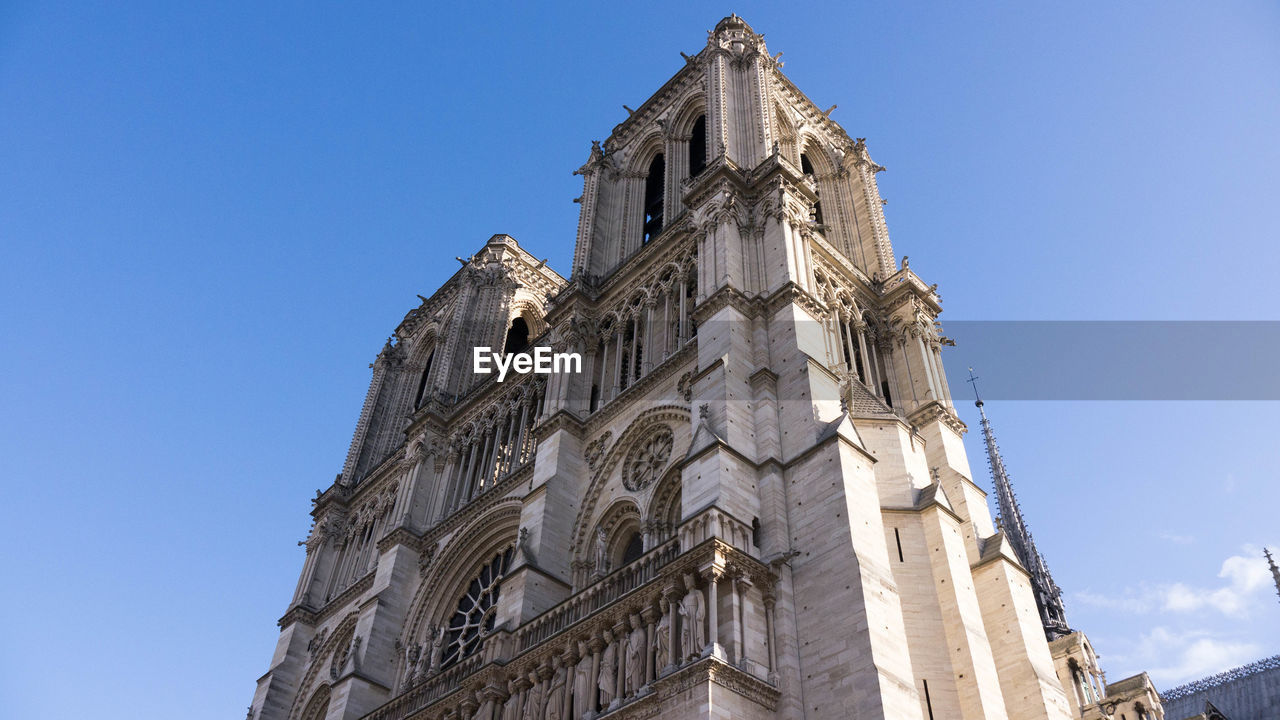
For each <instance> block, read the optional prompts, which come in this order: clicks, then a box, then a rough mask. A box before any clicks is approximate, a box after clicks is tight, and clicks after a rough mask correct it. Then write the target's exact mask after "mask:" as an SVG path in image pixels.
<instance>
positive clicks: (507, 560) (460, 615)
mask: <svg viewBox="0 0 1280 720" xmlns="http://www.w3.org/2000/svg"><path fill="white" fill-rule="evenodd" d="M513 550H514V548H510V547H508V548H507V549H506V550H503V551H502V552H499V553H498V554H497V555H494V556H493V559H492V560H490V561H489V562H488V563H486V564H485V565H484V566H483V567H481V568H480V572H479V573H478V574H477V575H476V576H475V577H474V578H472V579H471V582H470V583H468V584H467V588H466V590H465V591H463V594H462V597H461V598H459V599H458V606H457V609H456V610H454V613H453V617H452V618H450V619H449V624H448V626H447V630H446V633H445V643H444V650H443V656H442V657H441V662H440V667H441V668H446V667H449V666H450V665H453V664H454V663H456V662H458V661H459V660H461V659H463V658H465V657H467V656H469V655H471V654H472V653H474V652H475V651H476V650H478V649H479V648H480V644H481V641H482V640H483V639H484V638H485V636H486V635H488V634H489V633H490V632H491V631H492V630H493V621H494V616H495V613H496V612H497V609H498V590H499V589H500V586H501V584H502V578H503V577H504V576H505V575H506V573H507V570H508V569H510V567H511V557H512V554H513Z"/></svg>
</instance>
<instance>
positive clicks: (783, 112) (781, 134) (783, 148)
mask: <svg viewBox="0 0 1280 720" xmlns="http://www.w3.org/2000/svg"><path fill="white" fill-rule="evenodd" d="M773 107H774V113H773V115H774V123H773V127H774V133H775V137H777V138H778V152H779V153H780V154H781V155H782V156H783V157H785V158H786V159H787V160H788V161H789V162H790V163H791V164H793V165H796V166H799V165H800V150H799V148H798V147H797V143H796V139H797V136H798V133H797V132H796V123H795V121H794V120H793V119H792V117H791V113H789V112H788V111H787V108H786V105H785V104H784V103H781V102H775V103H774V106H773Z"/></svg>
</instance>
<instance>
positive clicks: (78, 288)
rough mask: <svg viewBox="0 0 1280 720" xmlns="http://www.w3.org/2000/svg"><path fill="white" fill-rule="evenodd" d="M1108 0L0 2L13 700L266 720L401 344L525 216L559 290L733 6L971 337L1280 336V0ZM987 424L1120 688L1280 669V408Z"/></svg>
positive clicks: (974, 441)
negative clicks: (602, 172) (607, 182)
mask: <svg viewBox="0 0 1280 720" xmlns="http://www.w3.org/2000/svg"><path fill="white" fill-rule="evenodd" d="M1115 5H1116V4H1111V3H1101V2H1098V3H1092V2H1089V3H1070V4H1061V3H1059V4H1057V6H1054V7H1049V6H1047V5H1045V4H1037V5H1034V6H1027V5H1025V4H1021V3H1007V4H985V3H980V4H959V3H948V4H938V5H926V4H905V5H897V4H895V5H894V6H892V7H888V6H882V5H880V4H874V5H873V4H864V3H856V4H855V3H832V4H829V5H803V6H801V5H795V4H780V3H741V4H739V5H736V6H715V5H710V4H707V5H703V4H694V3H661V2H655V3H644V4H637V3H631V4H626V5H618V6H611V7H603V6H601V5H599V4H595V3H582V4H559V5H554V6H546V5H541V4H540V5H536V6H535V5H534V4H528V5H523V4H516V5H508V6H501V7H491V8H479V9H477V8H467V9H466V10H465V11H464V10H462V9H461V8H460V6H459V5H458V4H449V5H443V6H441V7H428V6H426V5H425V4H407V5H401V6H394V5H390V4H379V5H377V6H369V7H361V8H358V9H357V8H353V7H344V6H341V5H336V4H317V3H274V4H258V3H254V4H248V3H246V4H241V5H234V4H221V3H220V4H211V5H209V6H205V7H198V6H193V5H190V4H175V3H159V2H154V3H148V2H134V3H126V4H119V3H101V4H84V5H78V4H70V5H69V4H63V3H40V4H35V3H26V2H10V3H5V4H2V5H0V307H3V308H4V310H3V312H0V337H3V339H4V352H3V353H0V407H2V408H3V411H2V412H0V457H3V458H4V463H5V466H6V472H4V473H3V476H2V477H3V479H0V483H3V491H4V498H5V502H4V507H5V508H6V509H7V510H8V512H7V513H6V518H5V522H4V523H0V543H2V546H3V547H4V548H5V549H4V552H3V553H2V554H0V573H2V575H3V577H4V578H5V583H4V585H5V591H4V592H0V612H3V613H4V616H5V617H8V618H10V619H11V623H10V626H9V628H8V630H7V637H6V639H5V642H4V643H3V644H0V696H3V697H5V698H6V704H7V707H8V710H9V711H10V712H11V713H12V716H13V717H32V718H71V717H79V716H84V715H88V714H93V715H94V716H95V717H102V718H126V717H128V718H133V717H138V716H139V715H141V716H151V717H185V718H193V719H197V718H206V717H208V718H214V717H219V718H223V717H240V716H241V714H243V712H244V708H245V706H247V705H248V703H249V700H250V699H251V696H252V693H253V685H254V681H255V680H256V678H257V677H258V676H259V675H260V674H262V673H263V672H264V671H265V670H266V668H267V662H268V660H269V658H270V654H271V650H272V648H273V647H274V643H275V640H276V628H275V620H276V618H278V617H279V616H280V614H281V613H282V612H283V610H284V609H285V604H286V602H287V601H288V599H289V597H290V595H291V593H292V591H293V587H294V583H295V581H296V578H297V572H298V571H299V569H300V567H301V562H302V550H301V549H300V548H298V547H296V545H295V543H296V541H297V540H299V539H301V538H302V537H303V536H304V535H305V534H306V532H307V528H308V522H309V518H308V516H307V510H308V508H309V503H308V499H309V498H310V497H311V496H312V495H313V494H314V491H315V489H316V488H318V487H321V486H325V485H327V484H328V483H329V482H331V481H332V478H333V476H334V474H335V473H336V472H338V470H340V469H341V463H342V460H343V457H344V455H345V452H346V447H347V443H348V442H349V440H350V437H351V431H352V428H353V427H354V424H355V420H356V415H357V413H358V411H359V408H360V404H361V401H362V399H363V395H364V391H365V388H366V386H367V383H368V373H369V370H368V367H367V365H368V363H369V362H371V361H372V359H373V357H374V356H375V354H376V353H377V351H378V349H379V348H380V347H381V346H382V342H383V340H384V339H385V337H386V336H387V335H388V334H389V333H390V332H391V330H392V329H393V328H394V327H395V325H396V324H397V323H398V322H399V320H400V318H401V317H402V316H403V314H404V312H405V311H407V310H408V309H409V308H410V307H412V306H413V305H414V304H416V298H415V294H416V293H423V294H429V293H430V292H431V291H432V290H433V289H434V288H436V287H437V286H438V285H439V284H440V283H441V282H443V281H444V280H445V279H446V278H447V277H448V275H449V274H450V273H452V272H453V270H454V269H455V267H456V266H455V265H454V261H453V260H452V258H453V257H454V256H455V255H465V254H468V253H469V252H471V251H472V250H473V249H474V248H476V247H478V246H479V245H480V244H481V243H483V241H484V240H485V239H487V238H488V237H489V236H490V235H492V234H494V233H497V232H505V233H509V234H511V235H513V236H515V237H516V238H517V239H518V240H519V241H520V242H521V244H522V245H523V246H524V247H527V248H529V249H530V250H531V251H532V252H533V253H534V254H536V255H538V256H540V257H547V258H549V259H550V262H551V265H552V266H553V267H555V268H557V269H558V270H560V271H561V272H567V270H568V265H569V259H570V257H571V253H572V243H573V237H574V231H575V228H576V224H577V206H576V205H574V204H573V203H572V202H571V200H572V198H574V197H576V196H577V195H578V194H579V193H580V190H581V187H580V183H579V182H578V179H577V178H574V177H573V176H572V175H571V174H570V172H571V171H572V170H573V168H575V167H577V166H578V165H580V164H581V162H582V161H583V160H585V158H586V156H587V151H588V149H589V146H590V141H591V140H592V139H602V138H603V137H605V136H606V135H607V134H608V133H609V130H610V129H611V128H612V127H613V126H614V125H615V124H616V123H618V122H619V121H620V120H621V119H622V118H623V117H625V111H624V110H623V109H622V105H623V104H624V103H625V104H628V105H630V106H631V107H636V106H638V104H639V103H640V102H642V101H643V100H644V99H645V98H646V97H648V95H649V94H650V93H652V92H653V91H654V90H656V89H657V88H658V87H659V86H660V85H661V84H662V83H663V82H664V81H665V80H666V79H667V78H668V77H669V76H670V75H671V74H672V73H674V72H675V71H676V70H678V69H679V68H680V66H681V64H682V62H683V61H682V60H681V58H680V55H679V52H680V51H685V52H687V53H690V54H692V53H694V52H696V51H697V50H698V48H700V47H701V45H702V43H703V42H704V41H705V31H706V30H707V29H709V28H710V27H712V26H713V25H714V24H715V22H716V21H717V20H718V19H719V18H720V17H722V16H724V15H726V14H728V13H729V12H731V11H733V12H737V13H738V14H740V15H742V16H743V17H745V18H746V19H747V20H748V21H749V22H750V23H752V25H753V26H754V27H755V28H756V30H758V31H761V32H764V33H765V34H766V38H767V41H768V43H769V47H770V50H771V51H772V52H775V53H776V52H778V51H784V52H785V55H784V56H783V61H784V62H785V63H786V67H785V72H786V73H787V74H788V75H789V76H790V77H791V78H792V80H794V81H795V82H796V84H797V85H798V86H799V87H800V88H802V89H803V90H804V91H805V92H806V93H808V94H809V96H810V97H811V98H813V100H814V101H815V102H816V103H817V104H818V105H819V106H821V107H824V108H825V107H828V106H830V105H832V104H838V105H839V108H838V109H837V110H836V111H835V112H834V114H833V118H835V119H836V120H838V121H839V122H840V123H842V124H843V125H844V127H845V128H846V129H847V130H848V131H849V133H850V134H851V135H854V136H857V137H866V138H867V139H868V140H867V141H868V145H869V148H870V150H871V153H872V155H873V157H874V158H875V159H876V160H877V161H878V162H880V163H881V164H883V165H885V166H887V167H888V171H887V172H886V173H884V174H882V175H881V176H880V182H881V190H882V192H883V194H884V196H885V198H886V199H887V200H888V201H889V204H888V206H887V208H886V211H887V216H888V221H889V226H890V232H891V234H892V236H893V241H894V244H895V249H896V250H897V252H898V254H899V255H902V254H907V255H910V256H911V267H912V269H914V270H916V271H917V272H918V273H919V274H920V275H922V276H923V277H925V278H926V280H927V281H928V282H938V283H939V284H940V291H941V292H942V294H943V297H944V301H945V308H946V312H945V313H944V315H943V321H944V323H945V321H946V320H947V319H948V318H950V319H957V320H960V319H963V320H1010V319H1018V320H1102V319H1112V320H1114V319H1129V320H1150V319H1162V320H1176V319H1195V320H1280V317H1278V314H1280V313H1278V311H1277V309H1276V303H1275V300H1276V293H1275V290H1274V286H1273V282H1274V279H1273V277H1272V276H1273V275H1274V273H1275V271H1276V269H1277V268H1280V247H1278V244H1277V238H1280V219H1277V211H1276V209H1275V208H1276V206H1277V205H1276V203H1275V195H1276V191H1277V188H1278V187H1280V183H1278V182H1277V180H1280V177H1278V176H1280V169H1278V168H1280V141H1278V140H1277V135H1276V128H1277V127H1280V10H1277V8H1276V6H1275V5H1274V4H1273V3H1265V2H1257V3H1243V2H1241V3H1229V4H1226V3H1223V4H1218V3H1213V4H1210V3H1166V2H1160V3H1154V2H1153V3H1130V4H1125V5H1124V6H1123V7H1117V6H1115ZM1187 372H1188V373H1212V372H1213V368H1203V367H1188V368H1187ZM949 374H950V375H951V385H952V387H953V388H960V387H962V381H961V378H962V377H963V374H964V371H963V367H961V366H960V364H959V363H957V362H952V363H951V365H950V367H949ZM1050 381H1052V379H1050ZM1169 382H1171V383H1176V382H1178V378H1176V377H1171V378H1169ZM987 410H988V412H989V413H990V416H991V418H992V421H993V422H994V423H995V426H996V430H997V433H998V435H999V439H1000V441H1001V444H1002V446H1003V448H1004V450H1005V456H1006V461H1007V463H1008V466H1009V468H1010V470H1011V471H1012V473H1013V474H1014V481H1015V483H1016V485H1017V487H1018V489H1019V493H1020V497H1021V501H1022V505H1023V509H1024V510H1025V512H1026V513H1027V515H1028V516H1029V520H1030V522H1031V524H1032V527H1033V529H1034V531H1035V534H1036V539H1037V542H1038V543H1039V545H1040V547H1041V550H1042V551H1043V552H1044V554H1045V556H1046V558H1047V559H1048V561H1049V563H1050V566H1051V567H1052V569H1053V570H1054V572H1055V574H1056V576H1057V579H1058V582H1059V584H1060V585H1062V587H1063V588H1064V589H1065V591H1066V601H1067V610H1068V617H1069V619H1070V621H1071V622H1072V623H1073V625H1075V626H1076V627H1079V628H1082V629H1084V630H1086V631H1087V632H1088V633H1089V634H1090V636H1091V638H1092V639H1093V641H1094V644H1095V645H1096V646H1097V648H1098V650H1099V651H1100V653H1101V654H1102V656H1103V657H1102V662H1103V665H1104V667H1105V668H1107V669H1108V670H1109V674H1110V677H1111V678H1112V679H1118V678H1121V677H1124V676H1126V675H1128V674H1130V673H1132V672H1135V671H1137V670H1141V669H1147V670H1150V671H1151V672H1152V673H1153V675H1154V676H1155V677H1156V679H1157V682H1158V684H1160V685H1161V686H1164V687H1168V686H1169V685H1171V684H1174V683H1176V682H1179V681H1182V680H1185V679H1189V678H1192V677H1196V676H1198V675H1201V674H1204V673H1207V672H1211V671H1214V670H1219V669H1222V668H1224V667H1228V666H1232V665H1235V664H1239V663H1241V662H1247V661H1250V660H1254V659H1257V658H1260V657H1263V656H1266V655H1271V654H1275V653H1277V652H1280V623H1278V622H1277V619H1278V618H1280V604H1277V602H1276V597H1275V594H1274V591H1273V589H1272V588H1271V585H1270V581H1269V579H1268V578H1267V577H1266V575H1265V572H1264V569H1263V567H1262V566H1261V565H1260V564H1259V562H1258V561H1257V560H1256V557H1257V555H1258V554H1259V552H1260V548H1261V546H1262V545H1263V544H1268V545H1271V546H1272V547H1280V529H1277V523H1276V521H1275V517H1276V510H1275V509H1276V507H1277V506H1280V490H1277V483H1276V482H1275V480H1276V475H1277V471H1276V458H1275V453H1274V446H1275V444H1276V443H1275V435H1276V431H1277V425H1278V423H1277V420H1276V417H1277V412H1276V411H1277V407H1276V403H1275V402H1231V403H1228V402H1033V401H1019V402H1014V401H1008V402H991V403H988V406H987ZM961 411H962V416H963V418H964V419H965V421H966V422H968V423H969V425H970V426H971V427H973V428H976V427H977V420H976V415H975V414H974V412H972V407H971V406H970V405H968V404H964V405H962V407H961ZM979 440H980V438H979V437H978V436H977V433H971V434H970V436H969V438H968V445H969V450H970V456H971V460H972V461H973V466H974V469H975V473H976V474H977V475H978V479H979V480H980V482H983V483H984V484H985V483H986V482H987V480H986V479H985V462H984V461H983V459H982V457H981V446H980V443H979V442H978V441H979Z"/></svg>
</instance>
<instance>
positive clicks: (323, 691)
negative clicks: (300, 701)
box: [301, 685, 329, 720]
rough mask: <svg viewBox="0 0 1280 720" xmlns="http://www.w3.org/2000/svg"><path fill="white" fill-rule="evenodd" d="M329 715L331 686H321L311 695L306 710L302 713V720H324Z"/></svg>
mask: <svg viewBox="0 0 1280 720" xmlns="http://www.w3.org/2000/svg"><path fill="white" fill-rule="evenodd" d="M328 713H329V686H328V685H321V686H320V687H319V688H317V689H316V691H315V692H313V693H311V699H310V700H309V701H307V706H306V709H305V710H303V711H302V718H301V720H324V718H325V715H327V714H328Z"/></svg>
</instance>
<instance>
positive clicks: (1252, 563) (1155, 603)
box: [1073, 545, 1271, 618]
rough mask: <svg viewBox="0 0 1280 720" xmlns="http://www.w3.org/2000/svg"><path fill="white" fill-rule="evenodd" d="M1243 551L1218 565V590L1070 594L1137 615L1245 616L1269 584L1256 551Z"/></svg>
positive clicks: (1177, 587)
mask: <svg viewBox="0 0 1280 720" xmlns="http://www.w3.org/2000/svg"><path fill="white" fill-rule="evenodd" d="M1243 552H1244V554H1243V555H1232V556H1231V557H1229V558H1227V559H1226V560H1224V561H1223V562H1222V569H1221V570H1220V571H1219V572H1218V577H1219V578H1222V579H1223V580H1225V581H1226V583H1225V584H1224V585H1221V586H1219V587H1196V586H1193V585H1188V584H1186V583H1182V582H1175V583H1166V584H1161V585H1156V586H1147V585H1142V586H1139V587H1138V588H1136V589H1134V588H1126V589H1125V590H1124V592H1123V593H1121V594H1120V595H1106V594H1103V593H1096V592H1092V591H1089V590H1084V591H1081V592H1076V593H1074V595H1073V597H1074V598H1075V599H1076V600H1078V601H1079V602H1081V603H1083V604H1085V605H1090V606H1093V607H1102V608H1109V609H1113V610H1121V611H1123V612H1129V613H1133V614H1137V615H1143V614H1147V613H1149V612H1152V611H1153V610H1160V611H1163V612H1170V613H1195V612H1201V611H1204V610H1214V611H1217V612H1219V613H1221V614H1223V615H1226V616H1229V617H1234V618H1241V617H1247V616H1248V615H1249V613H1250V611H1251V610H1252V609H1253V608H1255V607H1257V606H1258V605H1259V604H1260V602H1261V597H1262V593H1261V592H1259V591H1260V590H1262V589H1263V588H1266V587H1268V586H1269V585H1270V583H1271V571H1270V570H1269V569H1268V568H1267V561H1266V560H1265V559H1263V557H1262V550H1261V549H1260V548H1255V547H1253V546H1250V545H1246V546H1245V547H1244V548H1243Z"/></svg>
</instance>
